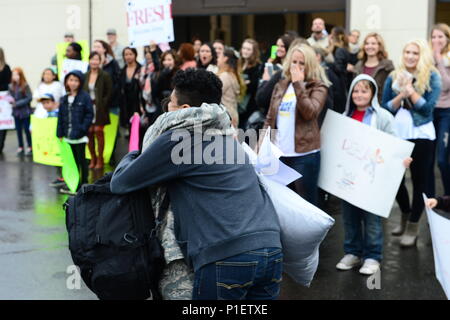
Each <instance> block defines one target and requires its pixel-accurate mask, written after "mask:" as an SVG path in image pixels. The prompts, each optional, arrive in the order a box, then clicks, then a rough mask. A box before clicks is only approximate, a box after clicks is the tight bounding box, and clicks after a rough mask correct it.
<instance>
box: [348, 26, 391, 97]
mask: <svg viewBox="0 0 450 320" xmlns="http://www.w3.org/2000/svg"><path fill="white" fill-rule="evenodd" d="M358 58H359V62H358V63H357V64H356V65H355V68H354V73H355V74H356V75H357V76H358V75H360V74H367V75H369V76H371V77H372V78H374V79H375V81H376V83H377V86H378V101H382V100H383V88H384V83H385V82H386V79H387V77H388V76H389V74H391V72H392V71H394V69H395V68H394V64H393V63H392V61H391V60H389V59H388V53H387V52H386V49H385V45H384V40H383V38H382V37H381V36H380V35H379V34H378V33H376V32H373V33H369V34H368V35H367V36H366V38H365V39H364V44H363V48H362V50H361V52H360V53H359V56H358Z"/></svg>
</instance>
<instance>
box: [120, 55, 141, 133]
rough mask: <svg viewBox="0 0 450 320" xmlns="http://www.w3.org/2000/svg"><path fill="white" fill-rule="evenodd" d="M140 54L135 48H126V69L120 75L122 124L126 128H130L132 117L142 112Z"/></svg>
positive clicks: (124, 57)
mask: <svg viewBox="0 0 450 320" xmlns="http://www.w3.org/2000/svg"><path fill="white" fill-rule="evenodd" d="M137 57H138V53H137V51H136V49H135V48H130V47H126V48H125V49H124V50H123V60H124V61H125V67H124V68H123V69H122V72H121V74H120V124H121V126H122V127H124V128H129V127H130V120H131V117H132V116H133V114H134V113H135V112H137V113H139V114H140V115H141V114H142V111H141V84H140V73H141V64H140V63H139V62H138V61H137Z"/></svg>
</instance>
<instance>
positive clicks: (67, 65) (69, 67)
mask: <svg viewBox="0 0 450 320" xmlns="http://www.w3.org/2000/svg"><path fill="white" fill-rule="evenodd" d="M88 68H89V63H87V62H85V61H81V60H72V59H64V61H63V66H62V70H61V72H60V75H59V76H60V77H59V79H60V80H61V82H63V83H64V79H65V77H66V75H67V74H68V73H69V72H71V71H74V70H78V71H81V72H82V73H86V72H87V70H88Z"/></svg>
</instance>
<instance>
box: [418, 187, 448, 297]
mask: <svg viewBox="0 0 450 320" xmlns="http://www.w3.org/2000/svg"><path fill="white" fill-rule="evenodd" d="M423 199H424V201H425V208H426V210H427V216H428V223H429V224H430V232H431V239H432V242H433V255H434V267H435V270H436V278H437V279H438V280H439V282H440V283H441V286H442V288H443V289H444V291H445V294H446V295H447V299H449V300H450V233H449V232H448V231H449V230H450V220H448V219H446V218H444V217H441V216H440V215H438V214H437V213H436V212H434V211H433V210H431V209H430V208H428V207H427V205H426V203H427V200H428V199H427V197H426V196H425V195H423Z"/></svg>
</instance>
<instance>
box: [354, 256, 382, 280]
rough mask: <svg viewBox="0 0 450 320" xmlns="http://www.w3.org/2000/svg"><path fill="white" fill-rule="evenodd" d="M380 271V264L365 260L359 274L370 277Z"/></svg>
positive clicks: (372, 260)
mask: <svg viewBox="0 0 450 320" xmlns="http://www.w3.org/2000/svg"><path fill="white" fill-rule="evenodd" d="M378 270H380V263H379V262H378V261H377V260H374V259H366V260H365V261H364V264H363V266H362V267H361V269H359V273H361V274H365V275H367V276H371V275H373V274H375V273H377V272H378Z"/></svg>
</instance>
